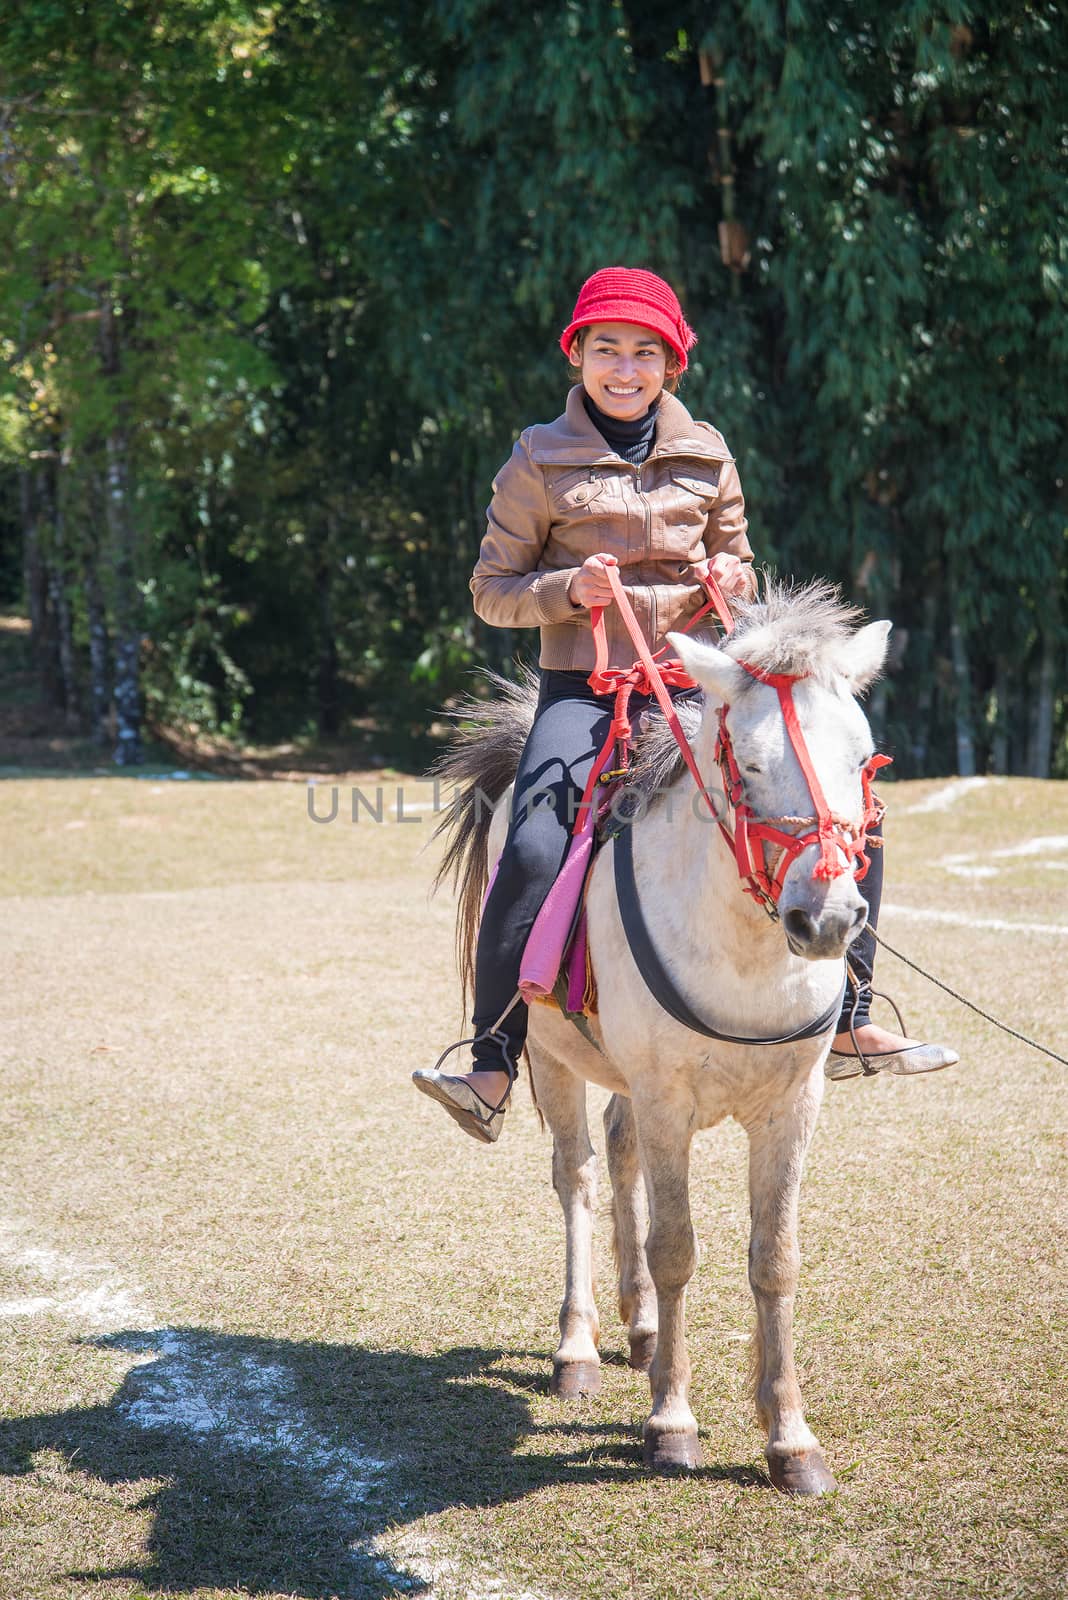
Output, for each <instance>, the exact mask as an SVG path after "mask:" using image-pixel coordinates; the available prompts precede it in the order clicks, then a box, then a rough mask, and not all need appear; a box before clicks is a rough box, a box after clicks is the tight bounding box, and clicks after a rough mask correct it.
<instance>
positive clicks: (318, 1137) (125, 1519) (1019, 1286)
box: [0, 772, 1068, 1600]
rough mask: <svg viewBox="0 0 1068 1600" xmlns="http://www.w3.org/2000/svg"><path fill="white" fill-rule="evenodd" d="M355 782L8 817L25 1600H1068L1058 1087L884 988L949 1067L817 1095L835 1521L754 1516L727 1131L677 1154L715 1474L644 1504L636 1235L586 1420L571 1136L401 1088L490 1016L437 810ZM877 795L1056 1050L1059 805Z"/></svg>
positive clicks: (895, 834) (926, 957) (15, 1429)
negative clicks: (457, 965)
mask: <svg viewBox="0 0 1068 1600" xmlns="http://www.w3.org/2000/svg"><path fill="white" fill-rule="evenodd" d="M354 783H355V784H357V785H358V788H359V793H360V795H361V797H362V798H361V799H360V800H359V801H358V802H357V809H358V816H359V820H358V821H356V822H353V821H352V819H351V802H352V788H353V784H354ZM378 787H381V791H382V793H381V800H379V796H378V795H377V793H376V789H377V788H378ZM398 788H399V789H400V790H401V799H400V811H399V818H400V820H398V799H397V791H398ZM338 789H339V795H338V800H339V807H338V815H337V817H336V818H335V819H334V820H333V821H331V822H323V821H318V822H316V821H313V820H312V819H311V817H310V815H309V803H311V805H312V807H313V809H314V810H315V811H316V814H317V815H318V816H320V817H323V816H326V815H328V814H329V811H330V809H331V805H332V795H331V784H330V782H329V781H328V780H327V781H323V780H320V781H319V783H318V784H317V786H316V788H315V789H314V791H313V793H312V794H311V796H310V797H309V794H308V791H307V789H306V787H305V785H304V784H302V783H267V782H260V783H252V782H227V781H208V780H201V779H198V778H195V777H194V778H189V779H184V778H172V777H170V776H167V775H165V774H156V775H154V776H146V777H143V778H115V777H106V776H103V775H97V776H93V775H86V774H76V775H70V776H57V777H41V778H23V779H12V780H10V781H7V782H4V783H0V840H2V856H0V880H2V893H3V897H4V899H3V919H2V932H0V949H2V961H3V972H4V975H5V981H4V984H3V987H2V997H0V1008H2V1014H0V1062H2V1070H3V1075H4V1085H5V1093H4V1097H3V1107H2V1112H0V1152H2V1159H0V1358H2V1366H0V1409H2V1422H0V1600H61V1597H63V1600H66V1597H84V1596H92V1597H94V1600H119V1597H122V1600H135V1597H138V1596H143V1595H146V1594H152V1595H167V1596H174V1597H177V1596H190V1595H192V1596H196V1597H198V1600H207V1597H222V1596H226V1597H236V1596H238V1595H245V1594H254V1595H260V1596H265V1597H266V1596H270V1597H272V1600H280V1597H282V1596H300V1597H308V1600H312V1597H328V1596H334V1595H336V1596H339V1597H346V1600H365V1597H366V1600H371V1597H383V1596H386V1595H390V1594H405V1593H428V1594H431V1595H433V1596H435V1597H439V1600H490V1597H492V1600H587V1597H588V1600H624V1597H630V1596H637V1597H640V1600H664V1597H668V1600H692V1597H694V1596H724V1597H729V1600H765V1597H769V1596H775V1597H778V1596H783V1597H786V1596H791V1597H803V1600H808V1597H812V1600H815V1597H816V1596H819V1597H820V1600H847V1597H854V1596H856V1597H884V1596H885V1597H894V1600H897V1597H901V1600H928V1597H931V1600H933V1597H936V1596H937V1597H944V1596H950V1595H952V1596H954V1597H957V1596H972V1595H975V1596H995V1595H996V1596H999V1597H1006V1600H1008V1597H1016V1596H1020V1597H1023V1596H1028V1597H1032V1596H1047V1595H1048V1596H1053V1595H1060V1594H1063V1593H1064V1591H1065V1587H1066V1583H1068V1560H1066V1550H1068V1539H1066V1526H1065V1524H1066V1520H1068V1516H1066V1507H1068V1498H1066V1493H1065V1490H1066V1478H1068V1474H1066V1471H1065V1454H1064V1450H1065V1446H1064V1420H1063V1419H1064V1394H1065V1387H1064V1385H1065V1376H1066V1374H1065V1365H1066V1361H1065V1352H1066V1347H1068V1346H1066V1339H1065V1333H1066V1320H1068V1318H1066V1297H1065V1280H1064V1266H1063V1262H1064V1255H1063V1243H1064V1238H1063V1236H1064V1229H1065V1220H1066V1219H1065V1207H1064V1200H1063V1196H1064V1189H1065V1166H1066V1162H1065V1156H1066V1151H1068V1138H1066V1126H1065V1109H1064V1108H1065V1096H1064V1086H1065V1076H1066V1072H1068V1069H1066V1068H1065V1067H1063V1066H1060V1065H1058V1064H1056V1063H1054V1062H1052V1061H1050V1060H1048V1059H1046V1058H1044V1057H1043V1056H1041V1055H1039V1054H1037V1053H1035V1052H1034V1051H1032V1050H1030V1049H1028V1048H1027V1047H1026V1046H1024V1045H1023V1044H1020V1043H1018V1042H1016V1041H1014V1040H1012V1039H1010V1038H1007V1037H1006V1036H1005V1035H1003V1034H1000V1033H998V1032H996V1031H994V1030H993V1029H991V1027H990V1026H989V1024H987V1023H985V1022H983V1021H982V1020H981V1019H979V1018H977V1017H975V1016H974V1015H973V1014H971V1013H969V1012H967V1011H964V1010H962V1009H961V1008H960V1007H959V1006H958V1005H957V1003H956V1002H954V1001H952V1000H951V999H950V998H949V997H948V996H946V995H945V994H943V993H941V992H940V991H939V990H937V989H934V988H932V987H930V986H929V985H927V984H926V983H925V982H924V981H923V980H922V979H921V978H919V977H918V976H916V975H915V974H913V973H912V972H910V971H909V970H907V969H905V968H902V967H901V966H900V965H899V964H898V963H897V962H896V961H894V960H893V959H892V958H887V957H884V958H883V961H882V965H881V967H880V970H879V972H878V974H877V982H879V983H880V984H881V986H883V987H886V988H889V989H891V990H892V991H893V992H894V994H895V995H896V996H897V997H898V998H899V1000H900V1001H901V1003H902V1004H903V1006H904V1008H905V1012H906V1017H907V1018H908V1019H909V1021H910V1023H911V1025H912V1027H913V1030H914V1031H916V1032H919V1033H920V1034H921V1035H923V1036H926V1037H936V1038H941V1039H944V1040H947V1041H952V1042H953V1043H955V1044H956V1046H957V1048H958V1049H959V1050H960V1052H961V1056H962V1063H961V1065H960V1066H959V1067H958V1068H956V1069H953V1070H951V1071H949V1072H946V1073H942V1074H938V1075H935V1076H933V1077H930V1078H924V1079H917V1080H911V1081H909V1080H902V1079H889V1080H884V1079H881V1078H879V1079H875V1080H873V1081H870V1082H869V1081H865V1082H851V1083H845V1084H837V1085H829V1086H828V1093H827V1098H826V1101H825V1107H824V1111H823V1114H822V1118H821V1122H820V1125H819V1128H818V1130H817V1134H816V1138H815V1141H814V1144H813V1148H812V1152H811V1155H810V1159H809V1164H808V1169H807V1174H806V1182H805V1186H804V1190H803V1197H802V1248H803V1258H804V1259H803V1266H802V1277H801V1293H800V1296H799V1301H798V1313H797V1321H798V1354H799V1361H800V1367H801V1375H802V1382H803V1387H804V1391H805V1397H806V1403H807V1411H808V1416H809V1420H810V1422H811V1424H812V1426H813V1428H814V1429H815V1431H816V1432H817V1434H818V1435H819V1437H820V1439H821V1442H822V1444H823V1446H824V1449H825V1451H826V1454H827V1456H828V1459H829V1461H830V1463H831V1465H832V1468H833V1470H834V1471H835V1474H836V1476H837V1478H838V1480H839V1482H840V1485H841V1487H840V1489H839V1491H838V1492H837V1493H836V1494H835V1495H832V1496H830V1497H829V1498H827V1499H826V1500H824V1501H821V1502H818V1503H815V1502H813V1503H809V1502H806V1503H795V1502H790V1501H788V1500H786V1499H783V1498H781V1497H778V1496H776V1495H775V1494H774V1493H773V1492H772V1491H771V1490H770V1489H769V1488H768V1486H767V1481H766V1477H765V1474H764V1470H763V1455H762V1439H761V1436H760V1434H759V1432H758V1430H757V1428H756V1425H755V1421H754V1418H753V1413H752V1407H751V1404H750V1402H749V1400H748V1397H747V1392H746V1375H745V1366H746V1341H747V1338H748V1334H749V1330H750V1327H751V1323H752V1310H751V1301H750V1296H749V1292H748V1288H747V1285H746V1275H745V1260H746V1230H747V1214H746V1192H745V1179H744V1162H745V1151H744V1139H743V1137H742V1135H741V1133H740V1131H739V1130H738V1129H736V1128H734V1127H733V1126H727V1127H724V1128H720V1129H717V1130H714V1131H712V1132H711V1133H708V1134H706V1135H704V1136H702V1137H701V1138H700V1139H699V1141H698V1143H697V1146H696V1149H695V1159H694V1164H693V1172H694V1179H693V1188H694V1201H695V1205H694V1213H695V1223H696V1227H697V1231H698V1235H699V1238H700V1241H701V1264H700V1266H699V1268H698V1271H697V1274H696V1277H695V1279H694V1281H693V1284H692V1286H691V1291H690V1299H689V1329H690V1335H691V1355H692V1359H693V1365H694V1386H693V1404H694V1409H695V1412H696V1414H697V1416H698V1420H699V1422H700V1424H701V1427H702V1439H703V1445H704V1451H705V1459H706V1462H707V1463H708V1465H706V1466H705V1467H704V1468H703V1469H702V1470H701V1471H699V1472H697V1473H695V1474H693V1475H692V1476H689V1477H686V1478H681V1479H664V1480H657V1479H651V1478H649V1477H647V1476H646V1475H645V1474H644V1472H643V1471H642V1468H641V1459H640V1425H641V1421H642V1419H643V1417H644V1415H645V1411H646V1405H647V1396H648V1387H647V1383H646V1381H645V1380H644V1379H643V1378H641V1377H640V1376H639V1375H637V1374H634V1373H632V1372H630V1371H629V1369H628V1368H627V1367H626V1365H625V1363H624V1351H625V1339H624V1336H623V1330H622V1329H621V1328H620V1326H619V1325H618V1323H617V1321H616V1318H615V1311H614V1296H613V1293H612V1269H611V1260H610V1253H609V1250H608V1246H607V1228H604V1229H602V1238H601V1242H600V1263H599V1275H600V1283H601V1290H600V1303H601V1315H602V1326H603V1346H604V1356H605V1362H606V1368H605V1381H604V1388H603V1392H602V1394H601V1395H600V1396H599V1397H598V1398H597V1399H596V1400H593V1401H588V1402H583V1403H581V1404H579V1405H577V1406H574V1405H573V1406H565V1405H563V1404H562V1403H560V1402H558V1401H556V1400H554V1399H552V1398H551V1397H550V1395H549V1392H548V1378H549V1370H550V1362H549V1357H550V1354H551V1351H552V1348H553V1343H554V1336H555V1319H556V1312H557V1308H558V1304H559V1298H560V1293H561V1285H562V1237H563V1227H562V1221H561V1218H560V1214H559V1208H558V1206H557V1202H556V1199H555V1196H554V1194H553V1192H552V1187H551V1181H550V1171H549V1156H550V1150H549V1142H548V1139H547V1137H546V1136H544V1135H543V1134H542V1133H541V1132H540V1130H539V1127H538V1122H537V1118H536V1116H535V1114H534V1111H533V1109H532V1108H531V1106H530V1104H529V1101H528V1100H527V1098H526V1097H525V1096H520V1098H519V1104H518V1105H517V1107H516V1108H515V1109H514V1110H512V1111H510V1112H509V1126H508V1127H507V1128H506V1130H505V1133H504V1137H503V1138H502V1141H501V1143H500V1145H499V1146H497V1147H495V1148H493V1149H486V1148H485V1147H482V1146H479V1145H477V1144H476V1143H475V1142H474V1141H473V1140H468V1139H465V1138H464V1137H463V1135H462V1134H461V1133H460V1132H459V1131H458V1130H456V1129H455V1128H454V1127H453V1125H452V1124H451V1123H449V1122H448V1121H447V1119H445V1118H444V1117H442V1116H441V1114H440V1112H439V1111H438V1110H437V1109H436V1108H435V1107H434V1106H432V1105H431V1104H430V1102H428V1101H425V1100H423V1099H421V1098H420V1097H417V1096H416V1095H415V1093H414V1092H413V1090H412V1089H411V1086H410V1084H409V1082H408V1074H409V1072H410V1071H411V1069H412V1068H413V1067H415V1066H419V1065H425V1064H428V1063H430V1062H432V1061H433V1059H434V1058H435V1056H436V1055H437V1053H438V1051H439V1050H440V1049H441V1048H442V1046H443V1044H444V1043H446V1042H448V1041H449V1040H451V1039H453V1038H456V1037H457V1036H458V1034H459V1029H460V1021H461V1019H460V1015H459V1004H458V994H457V986H456V980H455V976H454V972H453V966H452V950H451V932H452V908H451V905H450V904H449V902H448V899H447V897H445V896H442V897H439V898H438V899H436V900H432V899H430V898H429V886H430V882H431V879H432V876H433V869H434V864H435V860H436V856H437V847H436V846H435V845H433V844H432V843H431V841H430V835H431V831H432V829H431V823H432V820H433V812H432V794H431V791H430V788H429V785H426V784H420V783H419V782H418V781H417V780H412V779H399V778H397V777H396V776H395V775H392V774H383V773H381V772H379V773H372V774H368V775H364V776H363V777H362V778H359V777H357V778H353V777H350V778H348V779H347V780H346V781H345V782H344V783H341V784H339V785H338ZM886 793H887V795H888V797H889V799H890V801H891V815H890V822H889V827H888V839H889V850H888V863H887V866H888V887H887V901H888V904H887V906H886V908H885V911H884V917H883V922H882V931H883V932H884V933H885V935H886V937H887V938H888V939H889V940H890V942H891V943H892V944H894V945H896V946H897V947H898V948H900V949H902V950H903V951H905V952H906V953H907V954H908V955H909V956H910V957H911V958H912V959H914V960H916V961H918V962H920V963H921V964H924V965H929V966H930V967H931V969H933V970H934V971H935V972H936V973H938V974H939V975H940V976H942V977H943V978H944V979H945V980H946V981H947V982H948V983H950V984H951V985H953V986H955V987H958V988H960V989H962V990H963V991H964V992H966V993H967V994H969V995H971V996H973V997H974V998H976V999H977V1000H978V1001H979V1002H980V1003H981V1004H983V1005H984V1006H985V1007H986V1008H987V1009H989V1010H991V1011H993V1012H995V1013H997V1014H998V1015H1000V1016H1003V1017H1004V1018H1006V1019H1007V1020H1008V1021H1010V1022H1012V1023H1013V1024H1014V1025H1015V1026H1017V1027H1018V1028H1020V1029H1022V1030H1023V1031H1024V1032H1026V1033H1029V1034H1032V1035H1033V1036H1035V1037H1037V1038H1039V1039H1041V1040H1044V1041H1046V1042H1048V1043H1050V1044H1051V1045H1052V1047H1053V1048H1054V1049H1056V1050H1058V1051H1059V1053H1060V1054H1062V1055H1068V1048H1066V1043H1068V1029H1066V1028H1065V1018H1066V1008H1065V993H1064V979H1063V974H1064V971H1065V956H1066V954H1068V787H1066V786H1064V785H1057V784H1053V783H1046V784H1043V783H1038V782H1028V781H1025V780H1000V779H991V780H988V781H982V780H980V781H977V782H973V783H971V784H967V783H965V784H959V783H947V782H943V783H935V782H926V783H910V784H890V785H887V786H886ZM375 811H380V813H381V818H382V820H381V821H380V822H379V821H376V820H375V819H374V816H373V815H372V813H373V812H375ZM603 1098H604V1097H603V1096H602V1095H600V1094H599V1093H593V1094H591V1100H592V1101H593V1102H594V1103H595V1105H596V1107H597V1108H598V1109H599V1107H600V1105H601V1104H602V1103H603Z"/></svg>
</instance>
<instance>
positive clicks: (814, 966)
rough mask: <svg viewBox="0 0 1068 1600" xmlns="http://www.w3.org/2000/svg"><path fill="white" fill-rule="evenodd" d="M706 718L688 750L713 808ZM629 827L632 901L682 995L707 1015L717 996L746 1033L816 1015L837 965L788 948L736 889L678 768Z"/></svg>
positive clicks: (718, 793) (713, 831)
mask: <svg viewBox="0 0 1068 1600" xmlns="http://www.w3.org/2000/svg"><path fill="white" fill-rule="evenodd" d="M714 723H715V708H713V707H709V709H708V711H707V713H706V715H705V717H704V719H703V721H702V724H701V728H700V730H699V732H698V734H697V736H696V738H695V739H694V740H693V749H694V755H695V758H696V761H697V768H698V771H699V772H700V773H701V776H702V779H703V780H704V783H705V786H706V787H707V789H708V791H709V794H710V797H711V799H712V802H713V805H715V806H716V807H717V809H718V810H719V814H720V815H723V814H724V811H723V786H722V782H721V778H720V774H719V769H718V767H717V765H716V762H715V759H714V745H715V728H714ZM695 800H696V804H695V803H694V802H695ZM633 827H634V854H635V866H636V870H637V872H638V876H639V888H640V893H641V899H642V910H643V912H644V913H645V915H646V919H647V922H648V925H649V929H650V933H651V934H652V936H653V939H654V941H655V943H656V944H657V946H658V947H659V948H660V949H661V950H663V951H664V952H665V954H666V953H668V952H670V953H671V960H672V970H673V971H674V972H675V973H676V975H677V976H678V978H679V980H680V982H681V983H682V984H683V986H684V989H685V992H686V993H687V994H688V995H689V996H690V997H691V999H692V1000H694V1001H696V1000H698V999H699V998H700V997H701V995H702V994H705V995H707V996H708V1010H709V1013H710V1014H723V1011H724V1005H725V1004H726V1005H727V1006H728V1007H729V1008H730V1014H731V1018H732V1020H733V1021H734V1022H735V1023H736V1024H738V1028H737V1031H739V1032H753V1033H767V1032H769V1031H771V1032H775V1031H777V1030H778V1028H779V1025H780V1024H783V1025H784V1026H785V1024H786V1023H787V1022H789V1021H790V1020H791V1019H792V1020H793V1021H794V1022H796V1021H798V1020H799V1019H798V1018H797V1016H796V1015H795V1013H796V1012H797V1010H798V1009H800V1010H802V1011H803V1012H804V1013H805V1014H806V1016H807V1015H809V1014H811V1013H813V1012H814V1013H815V1014H818V1012H819V1010H820V1004H821V1003H822V1004H827V1003H829V1001H830V999H831V998H832V996H833V993H834V991H835V989H836V987H837V985H838V984H839V983H840V981H841V971H840V968H839V967H838V966H837V964H836V963H833V962H819V963H814V962H811V961H805V960H803V959H801V958H799V957H797V956H794V955H793V954H792V953H791V952H790V950H789V948H788V946H787V944H786V939H785V936H784V934H783V930H782V927H781V926H780V924H779V923H778V922H776V921H773V920H772V919H771V918H770V917H769V916H768V914H767V912H766V911H765V910H764V908H763V907H762V906H761V905H759V904H758V903H757V902H756V901H755V900H753V898H752V897H751V896H750V895H748V894H746V893H745V892H744V889H743V886H742V882H741V879H740V877H739V874H738V867H737V863H736V861H735V858H734V854H733V852H732V850H731V849H730V847H729V845H728V844H727V842H726V840H725V839H724V838H723V835H722V834H721V832H720V830H719V828H718V826H717V825H716V822H715V821H714V820H713V818H712V815H711V812H710V811H709V809H708V807H707V806H706V805H705V803H704V801H703V800H701V799H700V798H699V797H697V796H696V791H695V789H694V786H693V780H692V779H691V778H690V777H689V775H688V774H684V775H683V776H682V777H681V778H680V779H679V780H678V781H677V782H676V783H675V784H673V785H672V787H671V789H670V790H669V791H668V793H667V794H665V795H664V796H663V797H662V798H661V800H660V803H659V804H658V805H656V806H654V807H652V808H651V809H650V811H649V812H648V814H647V815H646V816H645V817H644V818H640V819H637V820H636V821H635V822H634V824H633ZM643 867H644V869H645V870H644V871H643V870H642V869H643ZM731 990H734V993H733V994H731V993H730V991H731ZM780 1013H781V1014H780Z"/></svg>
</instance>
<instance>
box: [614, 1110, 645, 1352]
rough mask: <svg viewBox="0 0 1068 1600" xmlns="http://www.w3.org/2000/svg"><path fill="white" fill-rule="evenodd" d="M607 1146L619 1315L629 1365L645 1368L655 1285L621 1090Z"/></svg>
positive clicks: (631, 1133) (641, 1193)
mask: <svg viewBox="0 0 1068 1600" xmlns="http://www.w3.org/2000/svg"><path fill="white" fill-rule="evenodd" d="M604 1133H605V1152H606V1154H607V1157H608V1175H609V1177H610V1179H611V1181H612V1249H613V1252H614V1254H615V1258H616V1266H617V1267H618V1269H619V1315H620V1318H621V1320H622V1321H623V1322H625V1323H626V1325H627V1334H628V1338H629V1340H630V1365H631V1366H632V1367H634V1368H635V1370H636V1371H638V1372H648V1371H649V1368H650V1366H651V1365H652V1360H653V1356H654V1355H655V1354H656V1289H655V1288H654V1287H653V1280H652V1278H651V1277H650V1275H649V1263H648V1262H647V1260H646V1258H645V1232H646V1217H645V1184H644V1182H643V1180H642V1169H641V1163H640V1161H639V1159H638V1140H637V1136H636V1134H635V1131H634V1116H633V1113H632V1111H631V1106H630V1101H629V1100H628V1099H627V1098H626V1096H625V1095H621V1094H614V1095H613V1096H612V1098H611V1100H609V1102H608V1104H607V1106H605V1110H604Z"/></svg>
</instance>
